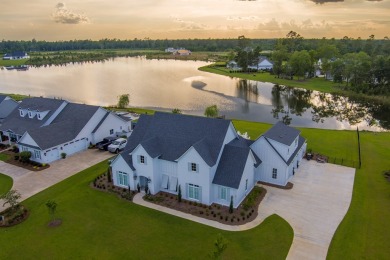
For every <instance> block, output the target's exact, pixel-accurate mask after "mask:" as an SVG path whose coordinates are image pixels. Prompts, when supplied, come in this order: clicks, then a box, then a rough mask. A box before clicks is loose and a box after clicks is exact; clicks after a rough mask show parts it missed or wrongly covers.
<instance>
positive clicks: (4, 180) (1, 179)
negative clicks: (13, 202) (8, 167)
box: [0, 173, 13, 196]
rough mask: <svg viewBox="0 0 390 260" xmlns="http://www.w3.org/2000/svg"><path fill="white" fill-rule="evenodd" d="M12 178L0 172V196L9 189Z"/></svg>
mask: <svg viewBox="0 0 390 260" xmlns="http://www.w3.org/2000/svg"><path fill="white" fill-rule="evenodd" d="M12 184H13V180H12V178H11V177H9V176H7V175H4V174H1V173H0V196H1V195H3V194H4V193H7V192H8V191H9V190H11V188H12Z"/></svg>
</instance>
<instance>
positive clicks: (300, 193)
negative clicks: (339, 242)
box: [259, 160, 355, 259]
mask: <svg viewBox="0 0 390 260" xmlns="http://www.w3.org/2000/svg"><path fill="white" fill-rule="evenodd" d="M354 177H355V169H353V168H348V167H343V166H339V165H334V164H329V163H325V164H321V163H317V162H315V161H306V160H304V161H302V163H301V165H300V167H299V169H298V171H297V173H296V175H295V176H294V178H293V180H292V182H293V183H294V188H293V189H291V190H281V189H276V188H272V187H268V186H267V187H266V189H267V194H266V197H265V198H264V200H263V201H262V203H261V204H260V207H259V217H260V219H265V218H266V217H268V216H269V215H272V214H274V213H276V214H278V215H279V216H281V217H282V218H284V219H285V220H286V221H287V222H288V223H289V224H290V225H291V226H292V228H293V229H294V241H293V244H292V246H291V248H290V251H289V253H288V256H287V259H326V255H327V252H328V248H329V244H330V242H331V240H332V237H333V235H334V233H335V231H336V229H337V227H338V225H339V224H340V222H341V221H342V219H343V218H344V216H345V214H346V213H347V211H348V208H349V205H350V203H351V198H352V190H353V182H354Z"/></svg>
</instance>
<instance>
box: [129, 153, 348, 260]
mask: <svg viewBox="0 0 390 260" xmlns="http://www.w3.org/2000/svg"><path fill="white" fill-rule="evenodd" d="M354 177H355V169H353V168H348V167H343V166H339V165H334V164H328V163H326V164H321V163H317V162H315V161H306V160H304V161H302V162H301V165H300V167H299V169H298V170H297V172H296V175H295V176H294V178H293V180H292V182H293V183H294V188H293V189H291V190H282V189H277V188H273V187H269V186H266V189H267V194H266V196H265V198H264V199H263V201H262V202H261V204H260V206H259V210H258V213H259V214H258V216H257V218H256V219H255V220H254V221H252V222H250V223H247V224H244V225H240V226H230V225H225V224H222V223H219V222H216V221H212V220H208V219H204V218H200V217H196V216H193V215H190V214H187V213H183V212H180V211H176V210H173V209H169V208H166V207H162V206H159V205H156V204H153V203H150V202H147V201H144V200H143V199H142V195H143V194H137V195H136V196H135V197H134V199H133V202H134V203H136V204H139V205H143V206H146V207H149V208H153V209H156V210H159V211H163V212H165V213H168V214H172V215H175V216H178V217H182V218H186V219H189V220H192V221H195V222H198V223H201V224H205V225H208V226H212V227H215V228H219V229H223V230H228V231H242V230H247V229H251V228H254V227H256V226H257V225H259V224H260V223H261V222H263V220H264V219H266V218H267V217H269V216H270V215H272V214H278V215H279V216H281V217H282V218H284V219H285V220H286V221H287V222H288V223H289V224H290V225H291V227H292V228H293V229H294V240H293V243H292V245H291V248H290V251H289V253H288V256H287V259H297V260H298V259H299V260H302V259H326V255H327V252H328V248H329V244H330V242H331V240H332V237H333V235H334V233H335V231H336V229H337V227H338V225H339V224H340V222H341V221H342V219H343V218H344V216H345V214H346V213H347V211H348V208H349V205H350V203H351V198H352V190H353V182H354Z"/></svg>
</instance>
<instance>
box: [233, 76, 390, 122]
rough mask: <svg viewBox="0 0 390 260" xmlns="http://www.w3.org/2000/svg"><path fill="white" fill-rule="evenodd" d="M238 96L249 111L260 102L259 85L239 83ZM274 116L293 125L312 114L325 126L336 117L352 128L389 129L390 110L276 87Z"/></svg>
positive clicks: (315, 119)
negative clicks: (326, 121)
mask: <svg viewBox="0 0 390 260" xmlns="http://www.w3.org/2000/svg"><path fill="white" fill-rule="evenodd" d="M236 87H237V90H238V94H237V96H238V97H239V98H242V99H243V100H244V101H245V104H246V106H245V109H244V110H243V112H245V113H247V112H248V111H249V102H255V103H257V102H258V100H259V99H264V97H259V95H260V94H259V88H261V86H259V85H258V82H253V81H248V80H239V81H238V82H237V83H236ZM271 105H272V109H271V112H270V113H271V114H272V116H273V118H275V119H277V120H278V121H283V122H284V123H285V124H287V125H290V124H292V123H293V120H295V119H297V118H299V117H302V116H304V115H305V114H307V113H310V115H311V120H312V121H313V122H315V123H324V122H325V119H329V118H333V119H336V120H337V121H339V122H347V123H348V124H349V125H350V126H356V125H359V124H361V123H364V124H366V125H368V126H373V127H374V126H376V127H380V128H384V129H390V113H389V112H390V108H389V106H386V105H382V104H375V103H372V102H365V101H363V100H358V99H353V98H347V97H343V96H339V95H334V94H329V93H321V92H318V91H312V90H305V89H298V88H292V87H287V86H282V85H274V86H273V87H272V90H271Z"/></svg>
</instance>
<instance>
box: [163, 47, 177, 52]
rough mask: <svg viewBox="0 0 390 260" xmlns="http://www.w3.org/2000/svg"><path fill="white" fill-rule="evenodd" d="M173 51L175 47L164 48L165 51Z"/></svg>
mask: <svg viewBox="0 0 390 260" xmlns="http://www.w3.org/2000/svg"><path fill="white" fill-rule="evenodd" d="M175 51H176V49H175V48H173V47H169V48H166V49H165V52H170V53H174V52H175Z"/></svg>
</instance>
